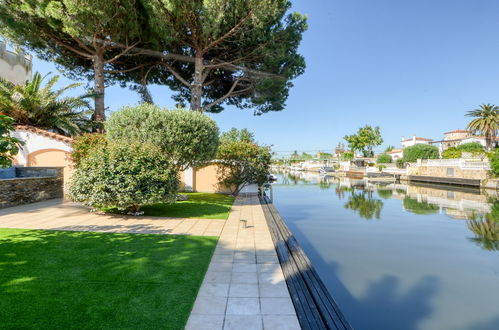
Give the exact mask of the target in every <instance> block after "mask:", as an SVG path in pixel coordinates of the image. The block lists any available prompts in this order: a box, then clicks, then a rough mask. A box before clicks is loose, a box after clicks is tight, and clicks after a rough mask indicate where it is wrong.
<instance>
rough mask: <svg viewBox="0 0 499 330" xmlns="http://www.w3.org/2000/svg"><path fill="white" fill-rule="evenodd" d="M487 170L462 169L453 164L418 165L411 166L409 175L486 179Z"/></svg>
mask: <svg viewBox="0 0 499 330" xmlns="http://www.w3.org/2000/svg"><path fill="white" fill-rule="evenodd" d="M487 174H488V171H487V170H479V169H462V168H460V167H453V166H449V167H446V166H440V167H436V166H418V167H409V168H408V171H407V175H421V176H435V177H441V178H446V177H452V178H461V179H474V180H485V179H486V178H487Z"/></svg>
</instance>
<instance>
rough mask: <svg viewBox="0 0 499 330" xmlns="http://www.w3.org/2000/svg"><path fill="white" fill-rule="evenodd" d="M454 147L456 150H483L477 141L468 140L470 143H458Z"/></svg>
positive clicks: (473, 151)
mask: <svg viewBox="0 0 499 330" xmlns="http://www.w3.org/2000/svg"><path fill="white" fill-rule="evenodd" d="M456 148H457V149H458V150H461V151H463V152H472V153H477V152H482V151H483V146H482V145H481V144H480V143H479V142H470V143H464V144H460V145H458V146H457V147H456ZM449 149H450V148H449Z"/></svg>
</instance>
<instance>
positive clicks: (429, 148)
mask: <svg viewBox="0 0 499 330" xmlns="http://www.w3.org/2000/svg"><path fill="white" fill-rule="evenodd" d="M438 157H439V153H438V148H437V147H435V146H433V145H430V144H415V145H413V146H410V147H407V148H405V149H404V160H405V161H406V162H415V161H417V160H418V159H437V158H438Z"/></svg>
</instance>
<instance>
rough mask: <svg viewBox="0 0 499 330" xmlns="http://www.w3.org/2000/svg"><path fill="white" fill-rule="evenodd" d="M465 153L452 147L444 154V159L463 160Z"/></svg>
mask: <svg viewBox="0 0 499 330" xmlns="http://www.w3.org/2000/svg"><path fill="white" fill-rule="evenodd" d="M462 154H463V152H462V151H461V150H459V149H458V148H454V147H450V148H449V149H446V150H444V151H443V152H442V158H445V159H451V158H461V156H462Z"/></svg>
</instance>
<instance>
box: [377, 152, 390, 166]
mask: <svg viewBox="0 0 499 330" xmlns="http://www.w3.org/2000/svg"><path fill="white" fill-rule="evenodd" d="M376 162H377V163H378V164H387V163H391V162H392V156H390V155H388V154H381V155H379V156H378V159H377V161H376Z"/></svg>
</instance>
